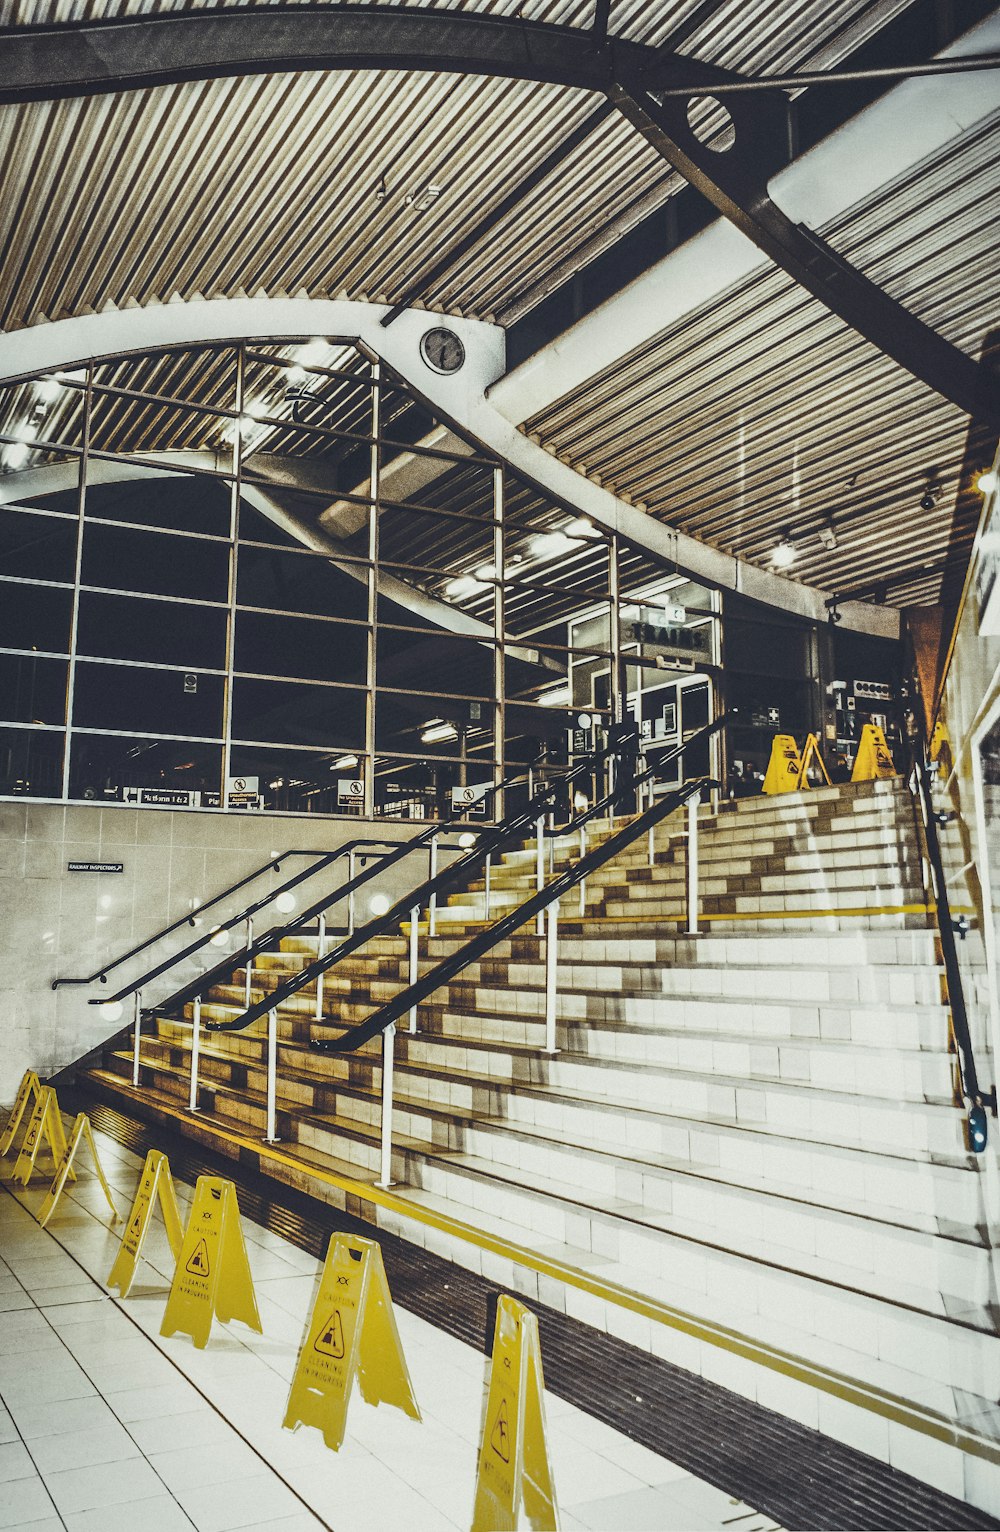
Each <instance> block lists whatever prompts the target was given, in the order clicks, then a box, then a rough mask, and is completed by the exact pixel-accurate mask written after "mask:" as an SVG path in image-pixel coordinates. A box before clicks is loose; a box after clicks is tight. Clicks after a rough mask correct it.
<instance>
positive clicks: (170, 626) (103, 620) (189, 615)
mask: <svg viewBox="0 0 1000 1532" xmlns="http://www.w3.org/2000/svg"><path fill="white" fill-rule="evenodd" d="M226 621H227V618H226V613H225V611H223V610H220V609H216V608H212V607H206V606H184V605H183V604H182V603H180V602H174V601H156V600H151V599H147V598H145V597H142V596H105V595H103V594H101V593H100V592H98V591H86V590H85V591H81V593H80V615H79V621H78V633H77V642H78V646H79V652H80V653H81V654H94V655H102V656H106V657H107V658H108V659H121V660H151V661H153V662H155V663H158V664H161V665H191V666H192V667H194V668H195V669H197V668H198V667H199V666H205V667H207V668H208V669H210V670H221V669H223V668H224V667H225V663H226Z"/></svg>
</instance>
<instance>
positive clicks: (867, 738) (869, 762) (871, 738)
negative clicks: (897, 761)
mask: <svg viewBox="0 0 1000 1532" xmlns="http://www.w3.org/2000/svg"><path fill="white" fill-rule="evenodd" d="M897 775H898V773H897V771H896V768H895V766H894V765H893V763H892V755H891V753H890V751H889V746H888V745H887V744H886V742H885V735H884V734H883V732H882V730H881V729H880V728H879V727H878V725H877V724H874V723H866V724H865V726H864V728H863V729H862V730H861V739H860V741H859V743H858V753H857V755H856V756H855V758H854V770H853V771H852V772H851V781H852V782H871V781H874V780H875V779H877V778H880V777H895V776H897Z"/></svg>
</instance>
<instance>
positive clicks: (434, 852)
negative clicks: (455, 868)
mask: <svg viewBox="0 0 1000 1532" xmlns="http://www.w3.org/2000/svg"><path fill="white" fill-rule="evenodd" d="M430 873H431V882H432V883H433V882H434V879H435V878H436V877H437V875H438V838H437V836H436V835H432V836H431V863H430ZM427 935H428V936H436V935H437V893H436V892H434V893H432V894H431V896H430V899H429V900H428V901H427Z"/></svg>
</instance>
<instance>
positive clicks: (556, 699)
mask: <svg viewBox="0 0 1000 1532" xmlns="http://www.w3.org/2000/svg"><path fill="white" fill-rule="evenodd" d="M538 700H539V702H540V703H541V705H542V707H568V706H569V700H570V695H569V682H568V681H556V682H554V683H553V684H552V685H551V686H549V687H546V689H545V691H543V692H539V694H538Z"/></svg>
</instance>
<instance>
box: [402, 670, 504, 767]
mask: <svg viewBox="0 0 1000 1532" xmlns="http://www.w3.org/2000/svg"><path fill="white" fill-rule="evenodd" d="M375 740H376V745H377V748H378V750H379V752H380V753H381V752H383V751H389V752H391V753H393V754H403V755H413V756H416V757H417V758H422V759H429V758H431V757H441V758H444V757H454V758H455V759H456V760H463V759H464V760H483V761H490V762H492V758H493V706H492V704H491V703H486V702H480V701H472V702H466V701H462V700H461V699H459V698H454V697H451V698H440V697H426V696H410V695H408V694H407V693H404V692H392V691H385V690H384V689H382V688H379V690H378V693H377V701H376V706H375Z"/></svg>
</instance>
